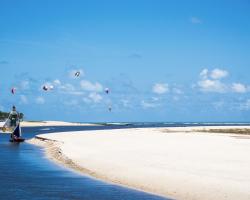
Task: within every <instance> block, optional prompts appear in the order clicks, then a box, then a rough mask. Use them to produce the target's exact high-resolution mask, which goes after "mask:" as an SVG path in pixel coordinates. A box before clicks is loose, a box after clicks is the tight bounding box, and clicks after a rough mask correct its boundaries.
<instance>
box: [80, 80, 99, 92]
mask: <svg viewBox="0 0 250 200" xmlns="http://www.w3.org/2000/svg"><path fill="white" fill-rule="evenodd" d="M80 86H81V88H82V89H83V90H85V91H89V92H102V91H103V86H102V85H101V84H100V83H98V82H96V83H91V82H90V81H87V80H82V81H81V82H80Z"/></svg>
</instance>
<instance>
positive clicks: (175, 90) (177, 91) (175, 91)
mask: <svg viewBox="0 0 250 200" xmlns="http://www.w3.org/2000/svg"><path fill="white" fill-rule="evenodd" d="M173 92H174V93H175V94H183V91H182V90H181V89H179V88H173Z"/></svg>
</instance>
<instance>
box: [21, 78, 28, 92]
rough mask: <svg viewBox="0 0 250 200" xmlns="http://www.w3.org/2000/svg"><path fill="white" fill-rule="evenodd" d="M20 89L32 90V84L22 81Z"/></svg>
mask: <svg viewBox="0 0 250 200" xmlns="http://www.w3.org/2000/svg"><path fill="white" fill-rule="evenodd" d="M20 87H21V89H22V90H28V89H29V88H30V82H29V81H28V80H24V81H21V83H20Z"/></svg>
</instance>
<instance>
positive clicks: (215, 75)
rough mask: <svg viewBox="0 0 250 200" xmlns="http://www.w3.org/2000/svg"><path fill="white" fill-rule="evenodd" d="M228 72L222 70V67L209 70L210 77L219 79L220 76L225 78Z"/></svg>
mask: <svg viewBox="0 0 250 200" xmlns="http://www.w3.org/2000/svg"><path fill="white" fill-rule="evenodd" d="M228 74H229V73H228V72H227V71H226V70H222V69H214V70H212V71H211V74H210V77H211V78H212V79H221V78H225V77H227V76H228Z"/></svg>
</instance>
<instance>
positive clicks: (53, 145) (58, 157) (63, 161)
mask: <svg viewBox="0 0 250 200" xmlns="http://www.w3.org/2000/svg"><path fill="white" fill-rule="evenodd" d="M26 142H28V143H29V144H32V145H35V146H39V147H42V148H43V149H44V150H45V156H46V158H47V159H49V160H50V161H52V162H54V163H55V164H57V165H59V166H63V167H66V168H67V169H68V170H72V171H74V172H75V173H79V175H81V176H88V177H90V178H92V179H96V180H99V181H103V182H106V183H109V184H115V185H119V186H121V187H126V188H129V189H132V190H137V191H141V192H145V193H148V194H152V195H156V196H159V197H163V198H167V199H169V198H168V197H166V196H164V195H161V194H158V193H154V192H152V191H148V190H146V189H144V188H138V187H136V186H131V185H129V184H126V183H123V182H119V181H113V180H111V179H109V178H107V176H104V175H100V174H97V173H96V172H94V171H92V170H89V169H87V168H84V167H82V166H80V165H79V164H76V162H74V161H73V160H72V159H70V158H69V157H67V156H66V155H65V154H63V152H62V150H61V148H60V147H58V145H57V144H58V143H60V142H58V141H56V140H50V139H46V138H42V137H40V136H39V137H35V138H32V139H29V140H28V141H26Z"/></svg>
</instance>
